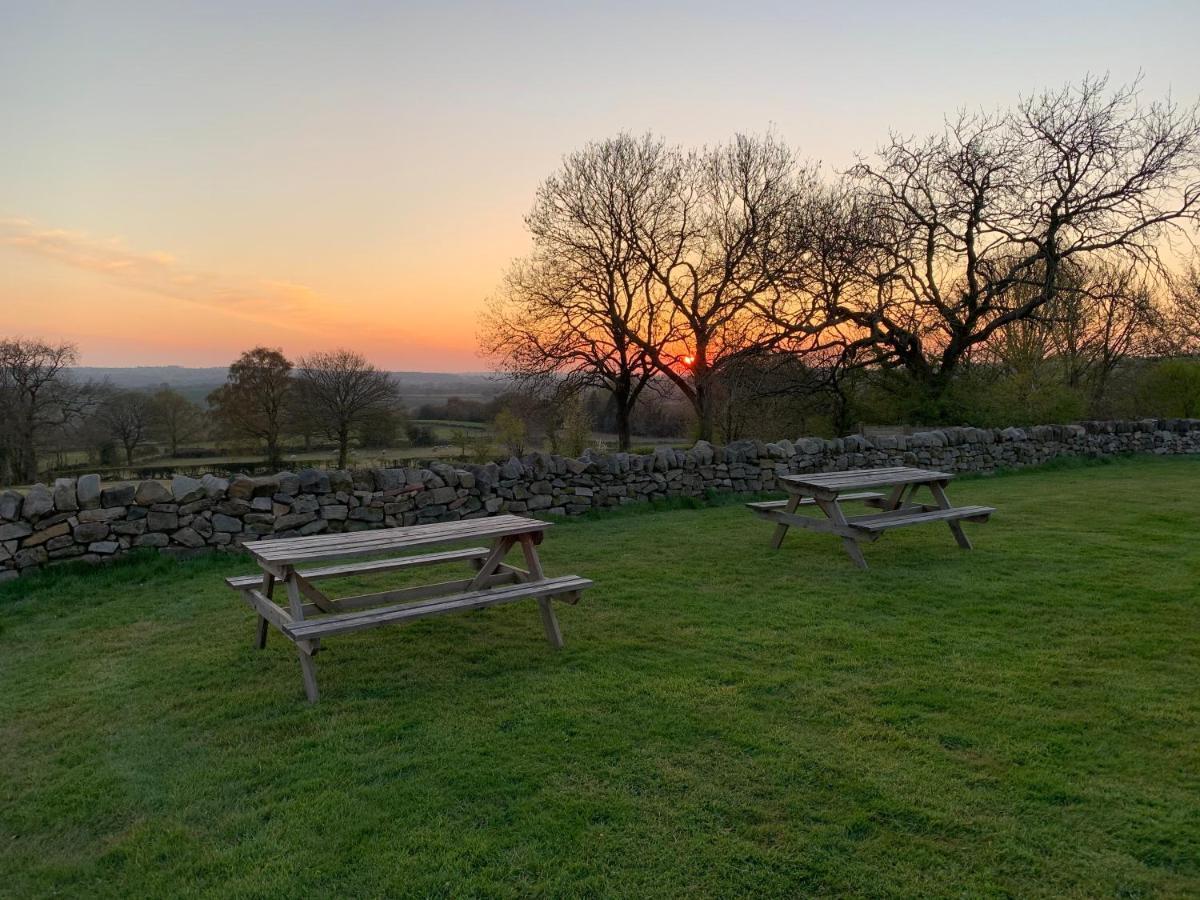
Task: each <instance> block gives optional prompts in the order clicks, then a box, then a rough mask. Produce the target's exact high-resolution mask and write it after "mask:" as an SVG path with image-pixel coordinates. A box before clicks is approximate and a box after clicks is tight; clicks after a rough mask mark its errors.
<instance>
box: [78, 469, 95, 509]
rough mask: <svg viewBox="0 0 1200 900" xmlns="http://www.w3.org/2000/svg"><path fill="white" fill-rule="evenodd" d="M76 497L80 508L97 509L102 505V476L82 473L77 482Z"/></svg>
mask: <svg viewBox="0 0 1200 900" xmlns="http://www.w3.org/2000/svg"><path fill="white" fill-rule="evenodd" d="M75 498H76V500H78V501H79V508H80V509H95V508H96V507H98V506H99V505H100V476H99V475H80V476H79V480H78V481H76V482H75Z"/></svg>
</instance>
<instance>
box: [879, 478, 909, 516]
mask: <svg viewBox="0 0 1200 900" xmlns="http://www.w3.org/2000/svg"><path fill="white" fill-rule="evenodd" d="M907 488H908V485H907V484H897V485H896V486H894V487H893V488H892V490H891V492H890V493H889V494H888V497H887V499H886V500H885V501H884V502H883V508H884V509H886V510H893V509H899V508H900V504H902V503H903V502H904V492H905V490H906V489H907Z"/></svg>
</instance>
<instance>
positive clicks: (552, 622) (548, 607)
mask: <svg viewBox="0 0 1200 900" xmlns="http://www.w3.org/2000/svg"><path fill="white" fill-rule="evenodd" d="M519 540H520V541H521V552H522V553H524V555H525V567H526V568H527V569H529V580H530V581H542V580H544V579H545V577H546V573H545V572H543V571H542V561H541V560H540V559H538V555H537V547H536V546H534V543H533V535H531V534H523V535H521V536H520V538H519ZM537 604H538V609H539V610H540V611H541V614H542V628H544V629H545V630H546V640H548V641H549V642H550V646H551V647H553V648H554V649H555V650H561V649H562V646H563V636H562V629H561V628H559V627H558V618H557V617H556V616H555V615H554V606H553V604H552V603H551V601H550V598H549V597H538V598H537Z"/></svg>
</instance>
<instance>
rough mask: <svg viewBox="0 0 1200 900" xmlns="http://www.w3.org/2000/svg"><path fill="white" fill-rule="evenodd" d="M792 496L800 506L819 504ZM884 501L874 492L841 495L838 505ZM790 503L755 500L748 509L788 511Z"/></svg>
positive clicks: (788, 501)
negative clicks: (797, 500) (858, 501)
mask: <svg viewBox="0 0 1200 900" xmlns="http://www.w3.org/2000/svg"><path fill="white" fill-rule="evenodd" d="M792 496H793V497H796V498H797V499H799V501H800V502H799V503H798V504H797V505H798V506H815V505H816V502H817V501H816V500H814V499H813V498H812V497H802V496H800V495H799V494H793V495H792ZM882 499H883V494H877V493H875V492H874V491H865V492H863V493H861V494H839V495H838V498H837V501H838V503H850V502H852V501H856V500H861V501H863V502H866V501H867V500H882ZM790 502H791V500H755V501H753V502H751V503H747V504H746V507H747V508H748V509H753V510H760V509H783V510H786V509H787V505H788V503H790Z"/></svg>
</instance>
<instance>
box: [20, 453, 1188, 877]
mask: <svg viewBox="0 0 1200 900" xmlns="http://www.w3.org/2000/svg"><path fill="white" fill-rule="evenodd" d="M952 496H953V499H954V500H955V501H956V502H957V503H961V504H967V503H980V504H987V505H992V506H995V507H997V509H998V512H997V514H996V515H995V516H994V517H993V519H992V521H991V522H990V523H988V524H986V525H979V526H968V529H969V534H970V535H971V537H972V539H973V540H974V542H975V550H973V551H971V552H969V553H968V552H963V551H960V550H959V549H957V548H956V547H955V545H954V542H953V541H952V539H951V537H950V535H949V533H948V532H947V530H946V529H945V528H943V527H928V528H919V529H904V530H901V531H898V532H894V533H890V534H888V535H887V536H886V537H885V538H884V539H883V540H881V541H880V542H879V543H877V544H874V545H871V546H870V547H868V548H867V550H866V553H867V558H868V560H869V562H870V564H871V569H870V570H869V571H867V572H860V571H858V570H856V569H854V568H853V567H852V566H851V565H850V563H849V561H848V560H847V559H846V557H845V555H844V554H843V553H842V552H841V550H840V548H839V547H838V546H837V544H836V542H834V541H831V540H829V539H827V538H824V537H823V536H819V535H809V534H796V533H795V532H793V534H791V535H789V537H788V539H787V541H786V542H785V543H784V546H783V548H782V549H781V550H779V551H772V550H771V549H770V548H769V546H768V538H769V535H770V527H769V526H768V525H766V524H764V523H762V522H760V521H758V520H757V519H755V518H754V517H753V516H752V515H751V514H750V513H749V512H748V511H746V510H745V509H744V508H743V507H741V506H740V505H739V504H736V503H733V502H731V501H730V500H728V499H725V500H722V501H719V502H713V503H703V502H677V503H673V504H666V505H657V506H645V507H629V508H625V509H622V510H618V511H614V512H608V513H598V514H594V515H590V516H585V517H583V518H581V519H579V520H570V521H561V520H558V521H555V524H554V525H553V526H552V527H551V528H550V529H549V531H548V533H547V537H546V541H545V543H544V545H543V547H542V558H543V561H544V563H545V565H546V568H547V571H548V572H549V573H550V574H564V573H577V574H581V575H585V576H587V577H590V578H592V579H593V580H594V581H595V587H594V588H593V589H591V590H590V591H588V592H587V593H586V594H585V596H584V599H583V601H582V602H581V603H580V604H579V605H578V606H574V607H559V619H560V622H561V624H562V629H563V633H564V635H565V638H566V644H567V646H566V648H565V650H563V651H560V652H558V653H555V652H553V651H551V650H550V649H549V647H548V646H547V644H546V642H545V640H544V639H543V637H542V633H541V629H540V625H539V621H538V613H537V608H536V606H535V605H534V604H533V603H528V602H526V603H520V604H515V605H512V606H507V607H500V608H493V609H488V610H483V611H479V612H476V613H470V614H465V615H457V616H450V617H444V618H439V619H432V620H425V621H422V622H419V623H417V624H415V625H413V626H410V627H406V628H402V629H393V630H379V631H371V632H365V633H362V634H359V635H353V636H347V637H344V638H340V639H331V640H330V641H329V642H328V643H327V645H326V649H325V650H323V651H322V653H321V654H320V656H319V657H318V669H319V674H320V680H321V687H322V700H321V702H320V703H319V704H317V705H315V706H309V705H307V704H305V703H304V702H303V695H302V692H301V687H300V679H299V677H298V666H297V664H296V660H295V657H294V653H293V652H291V650H290V645H288V644H287V643H286V642H284V641H282V640H278V639H277V638H278V636H277V635H276V636H274V637H275V638H276V639H274V640H272V641H270V642H269V643H268V646H267V649H266V650H265V651H262V652H257V651H255V650H254V649H252V639H253V631H254V628H253V619H252V615H251V613H250V612H249V611H248V610H247V609H246V608H245V607H244V606H242V605H241V603H240V602H239V601H238V600H237V598H236V597H235V596H234V595H233V593H232V592H231V591H229V590H228V588H226V587H225V585H224V584H223V581H222V579H223V578H224V577H225V576H227V575H232V574H241V573H245V572H248V571H251V570H252V568H253V567H252V565H251V564H250V563H249V561H248V559H247V558H245V557H241V556H211V557H206V558H200V559H194V560H189V561H176V560H172V559H169V558H165V557H157V556H143V557H133V558H130V559H128V560H125V561H122V562H118V563H116V564H114V565H112V566H110V567H108V568H105V569H101V570H91V569H83V568H72V567H67V568H63V569H60V570H56V571H50V572H47V573H44V574H40V575H36V576H33V577H28V578H23V579H19V580H17V581H15V582H10V583H7V584H4V585H0V684H2V685H3V690H0V746H2V747H3V748H4V760H5V764H4V765H3V766H2V767H0V870H2V871H3V872H4V873H5V876H4V881H3V883H2V886H0V893H4V894H8V895H12V896H45V895H52V894H53V895H63V896H89V897H102V896H130V895H142V896H165V895H170V896H246V897H252V896H280V895H293V896H312V895H339V896H382V895H389V896H419V897H451V896H453V897H471V896H480V897H483V896H487V897H518V896H520V897H528V896H663V897H675V896H678V897H685V896H687V897H698V896H699V897H709V896H714V897H716V896H726V897H727V896H801V895H841V896H845V895H859V896H972V897H987V896H996V897H1005V896H1022V897H1063V896H1168V897H1170V896H1176V897H1185V896H1196V895H1197V894H1200V856H1198V855H1197V853H1196V848H1197V847H1198V846H1200V817H1198V815H1197V812H1198V810H1200V774H1198V773H1200V690H1197V687H1198V686H1200V615H1198V613H1200V597H1198V595H1197V588H1196V585H1197V584H1198V583H1200V541H1198V540H1197V539H1196V537H1197V534H1198V533H1200V459H1192V458H1175V459H1154V458H1141V459H1137V460H1119V461H1114V462H1110V463H1108V464H1103V465H1101V464H1093V465H1057V466H1050V467H1046V468H1043V469H1040V470H1028V471H1024V472H1020V473H1012V474H1005V475H1001V476H997V477H975V478H965V479H961V480H959V481H957V482H955V484H954V485H953V490H952ZM423 574H427V573H423ZM370 583H371V582H370V580H369V579H366V578H359V579H356V580H355V581H354V582H353V586H355V587H357V586H364V585H368V584H370ZM349 586H350V585H347V587H349Z"/></svg>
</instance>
